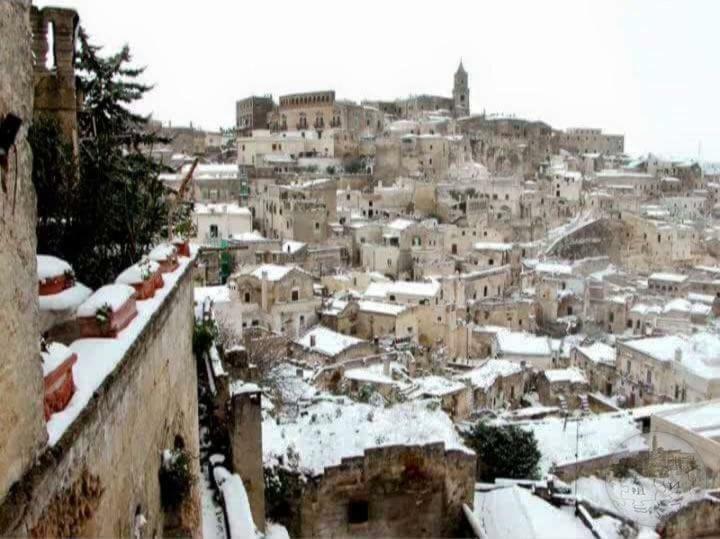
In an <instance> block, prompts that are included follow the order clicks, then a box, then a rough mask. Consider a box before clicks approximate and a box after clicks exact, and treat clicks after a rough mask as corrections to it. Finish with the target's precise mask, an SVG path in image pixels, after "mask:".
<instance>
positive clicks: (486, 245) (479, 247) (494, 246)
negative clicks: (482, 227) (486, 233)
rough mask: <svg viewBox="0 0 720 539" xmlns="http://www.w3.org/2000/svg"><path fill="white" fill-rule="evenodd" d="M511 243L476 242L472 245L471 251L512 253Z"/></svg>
mask: <svg viewBox="0 0 720 539" xmlns="http://www.w3.org/2000/svg"><path fill="white" fill-rule="evenodd" d="M512 248H513V244H512V243H501V242H492V241H478V242H476V243H473V249H475V250H476V251H512Z"/></svg>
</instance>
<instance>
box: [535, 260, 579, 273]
mask: <svg viewBox="0 0 720 539" xmlns="http://www.w3.org/2000/svg"><path fill="white" fill-rule="evenodd" d="M535 271H537V272H538V273H553V274H558V275H571V274H572V271H573V268H572V266H571V265H570V264H561V263H558V262H539V263H538V264H537V265H536V266H535Z"/></svg>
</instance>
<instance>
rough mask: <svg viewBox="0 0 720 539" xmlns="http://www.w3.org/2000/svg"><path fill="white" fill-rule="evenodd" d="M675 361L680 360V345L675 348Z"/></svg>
mask: <svg viewBox="0 0 720 539" xmlns="http://www.w3.org/2000/svg"><path fill="white" fill-rule="evenodd" d="M675 361H677V362H678V363H680V362H682V349H681V348H680V347H678V348H676V349H675Z"/></svg>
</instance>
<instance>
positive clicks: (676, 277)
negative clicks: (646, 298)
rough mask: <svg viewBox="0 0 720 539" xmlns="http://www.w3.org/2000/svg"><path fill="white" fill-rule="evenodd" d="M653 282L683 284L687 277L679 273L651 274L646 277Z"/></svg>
mask: <svg viewBox="0 0 720 539" xmlns="http://www.w3.org/2000/svg"><path fill="white" fill-rule="evenodd" d="M648 279H653V280H655V281H670V282H673V283H683V282H685V281H686V280H687V275H680V274H679V273H653V274H652V275H650V277H648Z"/></svg>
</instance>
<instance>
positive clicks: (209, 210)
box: [193, 202, 252, 217]
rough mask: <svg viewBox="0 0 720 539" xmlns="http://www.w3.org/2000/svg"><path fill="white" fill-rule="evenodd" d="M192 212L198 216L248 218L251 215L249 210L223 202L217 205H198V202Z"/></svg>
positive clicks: (235, 204)
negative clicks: (217, 215) (223, 215)
mask: <svg viewBox="0 0 720 539" xmlns="http://www.w3.org/2000/svg"><path fill="white" fill-rule="evenodd" d="M193 211H194V212H195V213H196V214H198V215H211V214H216V213H220V214H224V213H226V214H229V215H246V216H248V217H249V216H251V215H252V214H251V212H250V208H247V207H245V206H240V205H239V204H237V203H235V202H225V203H217V204H211V203H208V204H200V203H199V202H196V203H195V207H194V209H193Z"/></svg>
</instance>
